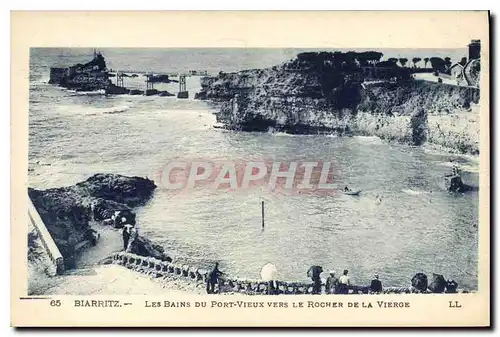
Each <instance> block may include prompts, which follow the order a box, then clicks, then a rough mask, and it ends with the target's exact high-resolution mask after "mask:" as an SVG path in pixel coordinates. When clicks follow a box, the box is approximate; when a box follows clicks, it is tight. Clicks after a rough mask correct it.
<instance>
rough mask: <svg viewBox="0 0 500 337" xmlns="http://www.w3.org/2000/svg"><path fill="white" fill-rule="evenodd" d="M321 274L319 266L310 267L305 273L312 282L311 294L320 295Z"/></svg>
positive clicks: (321, 270) (321, 269)
mask: <svg viewBox="0 0 500 337" xmlns="http://www.w3.org/2000/svg"><path fill="white" fill-rule="evenodd" d="M322 272H323V268H322V267H321V266H311V268H309V270H308V271H307V276H308V277H310V278H311V280H312V281H313V288H312V294H313V295H319V294H321V277H320V274H321V273H322Z"/></svg>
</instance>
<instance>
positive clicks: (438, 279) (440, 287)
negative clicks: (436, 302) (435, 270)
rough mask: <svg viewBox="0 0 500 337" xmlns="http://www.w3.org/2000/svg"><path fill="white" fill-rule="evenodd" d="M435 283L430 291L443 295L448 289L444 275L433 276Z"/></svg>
mask: <svg viewBox="0 0 500 337" xmlns="http://www.w3.org/2000/svg"><path fill="white" fill-rule="evenodd" d="M432 279H433V281H432V282H431V284H430V285H429V290H430V291H432V292H433V293H443V292H444V289H445V287H446V280H445V279H444V277H443V275H439V274H432Z"/></svg>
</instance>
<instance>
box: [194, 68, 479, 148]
mask: <svg viewBox="0 0 500 337" xmlns="http://www.w3.org/2000/svg"><path fill="white" fill-rule="evenodd" d="M291 64H294V66H293V67H291ZM325 64H326V65H325ZM405 69H406V68H405ZM364 70H366V67H365V68H364ZM364 70H363V69H362V68H356V66H353V67H347V68H346V67H343V68H338V67H337V68H334V67H333V66H332V65H329V63H327V62H326V61H323V63H319V65H316V64H312V65H311V63H305V64H304V62H302V63H300V62H299V63H298V66H297V62H296V61H293V62H292V63H285V64H283V65H281V66H276V67H272V68H268V69H255V70H246V71H241V72H238V73H230V74H227V73H221V74H219V76H217V77H206V78H204V79H202V82H201V85H202V90H201V92H200V93H198V94H197V95H196V98H198V99H209V100H212V101H216V102H220V103H221V110H220V113H219V114H218V116H217V119H218V121H219V122H221V123H223V124H224V125H225V127H226V128H228V129H233V130H241V131H268V130H270V129H271V130H276V131H284V132H289V133H318V132H319V133H324V132H326V133H332V132H336V133H339V134H344V133H349V134H353V133H354V134H364V135H377V136H381V137H382V138H386V139H391V140H397V141H402V142H407V143H411V144H414V145H421V144H423V143H425V142H426V141H429V142H435V143H438V144H440V145H445V144H446V146H451V147H455V144H454V142H453V141H449V139H448V140H446V141H444V140H442V139H440V136H439V133H436V132H433V137H430V136H429V133H430V132H431V131H435V130H430V129H429V122H428V117H427V116H431V115H433V116H434V115H436V116H437V115H448V114H453V113H457V112H465V111H468V110H470V109H471V106H473V105H474V104H477V103H478V102H479V89H476V88H469V87H458V86H453V85H446V84H442V83H434V82H428V81H417V80H413V79H411V78H407V77H404V78H397V77H391V78H389V79H382V80H378V81H371V82H364V79H365V78H364V75H363V71H364ZM393 73H395V74H397V71H396V70H395V71H393ZM391 76H393V74H391ZM412 116H413V117H412ZM401 123H403V125H400V124H401ZM372 124H373V125H372ZM393 127H394V129H395V130H391V129H392V128H393ZM462 131H463V130H459V131H453V130H450V132H451V134H453V133H454V132H455V134H458V135H459V137H461V135H462V133H463V132H462ZM445 136H446V137H448V138H450V137H449V136H450V135H449V134H448V133H447V132H446V134H445ZM441 138H442V137H441ZM451 138H453V137H451ZM472 138H474V136H472ZM475 141H476V140H475V139H472V140H466V141H464V142H466V143H467V146H460V149H458V148H457V150H459V151H461V152H472V153H475V152H477V151H478V146H475V145H474V143H475ZM469 143H470V144H469ZM476 145H477V144H476Z"/></svg>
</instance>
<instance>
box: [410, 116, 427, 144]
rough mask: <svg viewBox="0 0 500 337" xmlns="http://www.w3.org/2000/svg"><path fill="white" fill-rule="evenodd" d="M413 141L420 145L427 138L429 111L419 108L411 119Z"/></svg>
mask: <svg viewBox="0 0 500 337" xmlns="http://www.w3.org/2000/svg"><path fill="white" fill-rule="evenodd" d="M410 131H411V142H412V144H413V145H416V146H419V145H422V144H423V143H425V141H426V140H427V111H426V110H425V109H423V108H418V109H417V110H416V111H415V113H413V115H412V116H411V119H410Z"/></svg>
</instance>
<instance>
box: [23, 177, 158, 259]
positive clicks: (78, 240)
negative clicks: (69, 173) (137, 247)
mask: <svg viewBox="0 0 500 337" xmlns="http://www.w3.org/2000/svg"><path fill="white" fill-rule="evenodd" d="M155 189H156V185H155V184H154V182H153V181H151V180H149V179H144V178H141V177H126V176H122V175H117V174H96V175H94V176H92V177H90V178H88V179H87V180H85V181H83V182H80V183H78V184H76V185H73V186H69V187H61V188H51V189H47V190H36V189H32V188H28V195H29V196H30V198H31V200H32V201H33V204H34V206H35V207H36V209H37V210H38V213H39V214H40V217H41V218H42V220H43V221H44V223H45V225H46V226H47V229H48V231H49V232H50V234H51V235H52V237H53V239H54V241H55V243H56V245H57V247H58V248H59V250H60V251H61V254H62V255H63V257H64V260H65V264H66V268H72V267H73V265H72V264H73V261H74V258H75V256H76V254H77V251H76V248H77V247H81V246H85V244H84V243H85V242H89V243H90V244H92V243H95V242H96V233H95V232H94V231H93V230H92V228H91V227H90V225H89V221H90V220H91V219H92V218H95V219H96V220H100V219H104V218H107V217H108V216H110V215H112V214H113V213H114V212H115V211H127V212H132V211H131V207H134V206H137V205H140V204H143V203H145V202H146V201H147V200H148V199H149V198H150V197H151V196H152V194H153V192H154V190H155ZM131 219H132V218H131ZM133 219H134V221H135V215H134V216H133Z"/></svg>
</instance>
